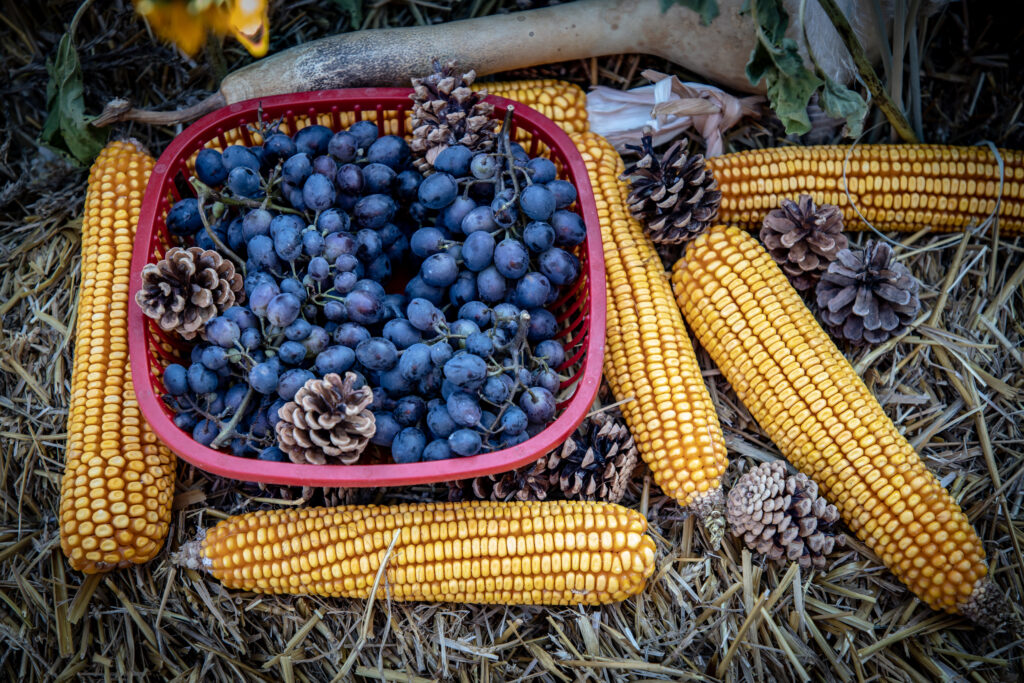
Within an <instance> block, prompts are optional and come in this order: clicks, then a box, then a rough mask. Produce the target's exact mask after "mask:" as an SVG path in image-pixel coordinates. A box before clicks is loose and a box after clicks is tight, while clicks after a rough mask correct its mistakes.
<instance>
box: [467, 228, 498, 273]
mask: <svg viewBox="0 0 1024 683" xmlns="http://www.w3.org/2000/svg"><path fill="white" fill-rule="evenodd" d="M494 246H495V245H494V238H493V237H492V236H491V234H490V233H488V232H485V231H483V230H480V231H477V232H473V233H470V234H469V236H468V237H466V241H465V242H464V243H463V244H462V264H463V265H464V266H465V267H466V268H468V269H469V270H471V271H473V272H474V273H479V272H480V271H481V270H483V269H484V268H486V267H487V266H489V265H491V263H492V261H493V259H494Z"/></svg>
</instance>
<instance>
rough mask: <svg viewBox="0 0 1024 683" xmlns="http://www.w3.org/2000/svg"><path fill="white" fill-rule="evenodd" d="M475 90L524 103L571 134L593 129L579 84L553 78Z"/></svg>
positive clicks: (484, 85)
mask: <svg viewBox="0 0 1024 683" xmlns="http://www.w3.org/2000/svg"><path fill="white" fill-rule="evenodd" d="M472 88H473V90H481V89H486V90H487V93H488V94H489V95H497V96H498V97H505V98H507V99H510V100H515V101H516V102H522V103H523V104H525V105H526V106H528V107H532V108H533V109H536V110H537V111H539V112H540V113H541V114H543V115H544V116H546V117H548V118H549V119H551V120H552V121H554V122H555V123H557V124H558V126H559V127H560V128H561V129H562V130H564V131H565V132H566V133H569V134H570V135H571V134H572V133H585V132H586V131H588V130H590V119H589V118H588V117H587V95H586V93H584V92H583V89H582V88H580V87H579V86H578V85H574V84H572V83H567V82H566V81H558V80H555V79H553V78H534V79H529V80H523V81H505V82H495V83H479V82H477V83H474V84H473V85H472Z"/></svg>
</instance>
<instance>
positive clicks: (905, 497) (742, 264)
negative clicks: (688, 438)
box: [672, 226, 989, 613]
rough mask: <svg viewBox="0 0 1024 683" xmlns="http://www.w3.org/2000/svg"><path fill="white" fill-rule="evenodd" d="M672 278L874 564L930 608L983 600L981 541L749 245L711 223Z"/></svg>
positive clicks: (765, 419) (699, 328) (683, 303)
mask: <svg viewBox="0 0 1024 683" xmlns="http://www.w3.org/2000/svg"><path fill="white" fill-rule="evenodd" d="M672 279H673V284H674V285H675V289H676V295H677V297H678V301H679V305H680V307H681V308H682V309H683V312H684V313H685V315H686V319H687V320H688V321H689V322H690V325H691V326H692V327H693V330H694V333H695V334H696V335H697V337H698V338H699V339H700V341H701V343H702V344H703V345H704V348H705V349H707V350H708V352H709V353H710V354H711V356H712V358H714V360H715V362H716V363H717V364H718V367H719V368H720V369H721V371H722V373H723V374H724V375H725V377H726V378H727V379H728V380H729V383H730V384H732V386H733V388H734V389H735V390H736V393H737V395H738V396H739V398H740V400H742V401H743V403H744V404H745V405H746V406H747V408H748V409H749V410H750V412H751V413H752V414H753V415H754V417H755V418H756V419H757V421H758V423H759V424H760V425H761V427H762V428H763V429H764V430H765V431H766V432H767V433H768V435H769V436H770V437H771V439H772V441H774V442H775V444H776V445H777V446H778V447H779V449H780V450H781V451H782V453H783V454H784V455H785V456H786V458H787V459H789V461H790V462H792V463H793V464H794V465H795V466H796V467H797V468H799V469H800V471H802V472H803V473H804V474H806V475H807V476H809V477H811V478H813V479H814V480H815V481H816V482H817V483H818V485H819V486H820V487H821V492H822V494H823V495H824V496H825V497H826V498H827V499H828V500H829V501H830V502H832V503H834V504H835V505H836V506H837V507H838V508H839V511H840V513H841V514H842V517H843V519H844V521H845V522H846V523H847V524H848V525H849V526H850V528H851V529H852V530H853V531H854V532H855V533H856V534H857V536H858V537H859V538H861V539H862V540H863V541H864V542H865V543H867V545H868V546H869V547H870V548H871V549H872V550H874V551H875V552H876V553H877V554H878V555H879V556H880V557H881V558H882V560H883V561H884V562H885V564H886V566H888V567H889V568H890V569H891V570H892V571H893V573H895V574H896V575H897V576H898V577H899V578H900V579H901V580H902V581H903V582H904V583H906V584H907V586H909V587H910V589H911V590H913V591H914V593H915V594H917V595H918V596H919V597H920V598H921V599H922V600H924V601H925V602H926V603H927V604H928V605H930V606H931V607H933V608H935V609H942V610H946V611H949V612H954V611H965V610H966V612H968V613H969V612H971V611H972V610H974V609H975V608H976V607H977V606H978V603H979V602H983V601H984V599H987V598H986V594H987V591H988V590H989V589H988V587H987V586H988V584H987V583H986V582H985V575H986V573H987V567H986V564H985V551H984V549H983V548H982V545H981V541H980V540H979V539H978V536H977V534H976V533H975V532H974V529H972V528H971V524H970V522H969V521H968V520H967V517H966V516H965V515H964V513H963V512H962V511H961V510H960V506H959V505H957V504H956V502H955V501H954V500H953V498H952V497H951V496H950V495H949V493H948V492H947V491H946V490H945V489H944V488H943V487H942V485H941V484H940V483H939V481H938V480H937V479H936V478H935V476H934V475H932V473H931V472H929V471H928V468H927V467H925V465H924V463H922V461H921V459H920V458H919V457H918V455H917V454H916V453H915V452H914V449H913V448H912V447H911V446H910V444H909V443H907V441H906V439H904V438H903V436H902V435H901V434H900V433H899V431H898V430H897V429H896V426H895V425H894V424H893V422H892V420H890V419H889V418H888V417H887V416H886V414H885V412H884V411H883V410H882V407H881V406H880V405H879V404H878V401H877V400H875V398H874V396H872V394H871V392H870V391H869V390H868V389H867V387H866V386H865V385H864V383H863V382H862V381H861V379H860V378H859V377H858V376H857V373H856V372H855V371H854V369H853V367H852V366H851V365H850V363H849V362H848V361H847V360H846V358H844V357H843V355H842V353H841V352H840V351H839V349H838V348H836V345H835V344H833V343H832V341H831V340H830V339H829V337H828V335H826V334H825V332H824V331H823V330H822V329H821V327H820V326H819V325H818V323H817V322H816V321H815V319H814V316H813V315H812V314H811V312H810V311H809V310H808V309H807V307H806V306H805V305H804V304H803V302H802V301H801V299H800V296H799V295H798V294H797V292H796V290H795V289H794V288H793V286H792V285H790V283H789V281H788V280H787V279H786V276H785V275H784V274H783V273H782V271H781V270H780V269H779V267H778V266H777V265H776V264H775V262H774V261H773V260H772V258H771V256H770V255H769V254H768V253H767V252H766V251H765V250H764V249H763V248H762V247H761V245H760V244H759V243H758V242H757V241H756V240H755V239H754V238H753V237H752V236H750V235H748V234H747V233H745V232H742V231H741V230H740V229H738V228H735V227H730V228H725V227H724V226H719V227H716V228H714V229H712V230H711V231H710V232H709V233H706V234H704V235H702V236H701V237H699V238H698V239H697V240H696V241H695V242H694V243H693V244H692V245H691V246H690V247H689V249H688V250H687V252H686V256H685V258H683V259H680V261H679V262H678V263H676V266H675V268H674V270H673V276H672Z"/></svg>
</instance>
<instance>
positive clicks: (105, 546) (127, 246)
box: [60, 142, 175, 574]
mask: <svg viewBox="0 0 1024 683" xmlns="http://www.w3.org/2000/svg"><path fill="white" fill-rule="evenodd" d="M153 165H154V161H153V158H152V157H150V156H149V155H148V154H146V153H145V152H143V151H142V150H141V149H140V147H139V146H137V145H136V144H135V143H133V142H113V143H111V144H109V145H108V146H107V147H106V148H105V149H104V150H103V151H102V152H100V155H99V157H97V159H96V163H94V164H93V167H92V171H91V173H90V175H89V191H88V194H87V195H86V200H85V214H84V216H83V219H82V290H81V296H80V298H79V303H78V321H77V325H76V334H77V336H76V342H75V362H74V370H73V373H72V393H71V401H70V406H69V408H68V415H69V417H68V445H67V461H66V463H65V466H64V478H63V481H62V482H61V499H60V537H61V548H62V549H63V550H64V554H65V555H67V557H68V559H69V560H70V562H71V566H72V567H74V568H75V569H78V570H80V571H83V572H86V573H90V574H91V573H96V572H101V571H106V570H109V569H113V568H115V567H125V566H128V565H130V564H133V563H134V564H138V563H142V562H146V561H147V560H149V559H150V558H152V557H153V556H154V555H156V553H157V551H159V550H160V546H161V545H162V544H163V541H164V537H165V536H166V535H167V527H168V524H169V523H170V517H171V497H172V496H173V494H174V464H175V463H174V456H173V455H172V454H171V452H170V451H169V450H168V449H167V448H166V447H165V446H163V445H162V444H161V443H160V442H159V441H157V439H156V436H155V435H154V434H153V432H152V430H151V429H150V427H149V425H148V424H147V423H146V422H145V420H143V418H142V415H141V413H140V411H139V406H138V403H137V402H136V400H135V392H134V389H133V387H132V375H131V368H130V367H129V365H128V331H127V318H128V272H129V263H130V261H131V256H132V242H133V240H134V238H135V228H136V225H137V224H138V219H139V210H140V208H141V205H142V195H143V192H144V191H145V189H146V182H147V181H148V180H149V174H150V172H151V171H152V169H153Z"/></svg>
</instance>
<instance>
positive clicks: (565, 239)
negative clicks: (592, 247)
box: [551, 209, 587, 247]
mask: <svg viewBox="0 0 1024 683" xmlns="http://www.w3.org/2000/svg"><path fill="white" fill-rule="evenodd" d="M551 227H552V228H554V229H555V244H557V245H558V246H560V247H574V246H576V245H577V244H583V240H585V239H586V238H587V228H586V226H585V225H584V224H583V219H582V218H580V216H579V214H576V213H573V212H572V211H566V210H564V209H560V210H558V211H555V213H554V215H553V216H551Z"/></svg>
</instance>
